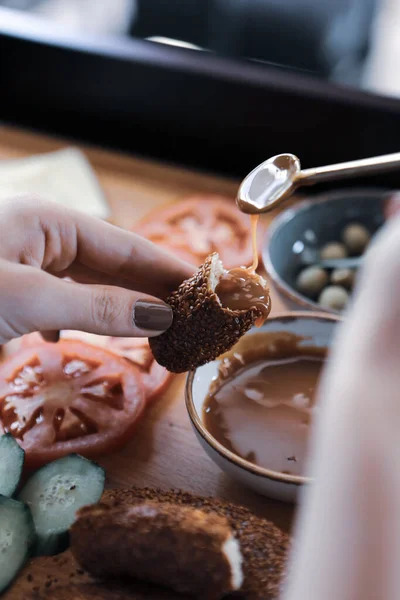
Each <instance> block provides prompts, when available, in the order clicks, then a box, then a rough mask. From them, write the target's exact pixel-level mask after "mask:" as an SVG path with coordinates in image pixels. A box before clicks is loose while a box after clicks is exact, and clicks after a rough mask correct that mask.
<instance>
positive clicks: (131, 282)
mask: <svg viewBox="0 0 400 600" xmlns="http://www.w3.org/2000/svg"><path fill="white" fill-rule="evenodd" d="M194 270H195V269H194V267H192V266H191V265H188V264H186V263H185V262H182V261H180V260H178V259H176V258H174V257H173V256H172V255H169V254H168V253H166V252H165V251H164V250H161V249H159V248H157V247H156V246H155V245H154V244H152V243H151V242H148V241H147V240H145V239H143V238H141V237H139V236H137V235H135V234H133V233H130V232H128V231H125V230H123V229H119V228H118V227H115V226H113V225H110V224H109V223H106V222H103V221H100V220H98V219H95V218H93V217H89V216H86V215H84V214H81V213H79V212H77V211H73V210H70V209H66V208H64V207H60V206H58V205H57V204H55V203H53V202H46V201H43V200H41V199H37V198H31V197H24V198H15V199H10V201H8V202H4V203H2V204H1V207H0V289H1V303H0V344H4V343H6V342H7V341H9V340H11V339H12V338H15V337H19V336H21V335H23V334H26V333H30V332H32V331H41V332H48V333H47V334H46V333H44V337H46V338H47V339H52V338H53V336H52V334H51V332H53V331H54V330H60V329H77V330H82V331H87V332H90V333H97V334H100V335H113V336H126V337H133V336H138V337H150V336H154V335H158V334H160V333H161V332H163V331H165V330H166V329H168V327H169V326H170V324H171V322H172V311H171V309H170V308H169V306H167V305H166V304H165V303H164V302H162V301H161V300H160V298H165V297H166V296H167V295H168V293H169V292H171V291H172V290H174V289H176V287H177V286H178V285H179V284H180V283H181V282H182V281H183V280H184V279H186V278H187V277H190V276H191V275H192V274H193V272H194ZM65 277H68V278H70V279H71V280H72V281H68V280H66V279H63V278H65ZM150 294H151V295H150Z"/></svg>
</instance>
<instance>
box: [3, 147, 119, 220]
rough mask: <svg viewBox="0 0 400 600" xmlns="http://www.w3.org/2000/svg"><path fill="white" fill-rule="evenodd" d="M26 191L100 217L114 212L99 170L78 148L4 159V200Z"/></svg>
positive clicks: (105, 216)
mask: <svg viewBox="0 0 400 600" xmlns="http://www.w3.org/2000/svg"><path fill="white" fill-rule="evenodd" d="M25 193H32V194H37V195H39V196H41V197H43V198H46V199H48V200H54V201H55V202H59V203H60V204H63V205H65V206H70V207H71V208H75V209H77V210H80V211H82V212H85V213H87V214H90V215H93V216H95V217H98V218H100V219H106V218H107V217H109V216H110V209H109V206H108V204H107V201H106V199H105V196H104V193H103V191H102V189H101V187H100V183H99V181H98V179H97V177H96V174H95V173H94V171H93V169H92V167H91V165H90V163H89V161H88V160H87V158H86V157H85V155H84V154H83V153H82V152H81V151H80V150H78V149H76V148H65V149H63V150H58V151H56V152H50V153H47V154H38V155H35V156H29V157H27V158H21V159H14V160H2V161H0V202H1V201H2V200H4V199H6V198H10V197H12V196H15V195H19V194H25Z"/></svg>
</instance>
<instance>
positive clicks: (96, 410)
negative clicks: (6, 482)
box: [0, 340, 146, 468]
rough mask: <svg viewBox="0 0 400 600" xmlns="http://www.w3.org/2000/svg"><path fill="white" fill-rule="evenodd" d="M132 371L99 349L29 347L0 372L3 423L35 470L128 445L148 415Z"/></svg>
mask: <svg viewBox="0 0 400 600" xmlns="http://www.w3.org/2000/svg"><path fill="white" fill-rule="evenodd" d="M145 404H146V402H145V395H144V390H143V385H142V382H141V376H140V373H139V371H138V369H137V368H135V366H134V365H132V364H128V363H127V362H126V361H125V360H123V359H121V358H120V357H119V356H116V355H115V354H113V353H111V352H107V351H106V350H104V349H103V348H98V347H94V346H90V345H89V344H85V343H83V342H80V341H72V340H62V341H60V342H58V343H57V344H50V343H46V342H43V343H41V344H38V345H36V346H29V347H26V348H25V349H22V350H20V351H19V352H17V353H16V354H14V355H13V356H11V357H10V358H9V359H8V360H7V361H6V362H4V363H3V364H1V365H0V422H1V426H2V428H3V430H4V431H6V432H9V433H11V434H12V435H13V436H14V437H15V439H16V440H17V441H18V443H19V444H20V446H21V447H22V448H23V449H24V450H25V452H26V464H27V466H28V467H30V468H33V467H38V466H40V465H42V464H45V463H47V462H49V461H51V460H54V459H56V458H60V457H61V456H65V455H66V454H70V453H72V452H76V453H78V454H81V455H82V456H86V457H87V458H96V457H98V456H101V455H102V454H105V453H107V452H110V451H113V450H116V449H118V448H121V447H122V446H123V445H125V443H126V442H128V441H129V439H130V438H131V436H132V432H133V429H134V427H135V426H136V424H137V421H138V419H139V417H140V416H141V415H142V413H143V410H144V407H145Z"/></svg>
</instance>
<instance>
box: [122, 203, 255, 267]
mask: <svg viewBox="0 0 400 600" xmlns="http://www.w3.org/2000/svg"><path fill="white" fill-rule="evenodd" d="M262 228H263V226H262ZM260 229H261V228H260ZM134 231H135V232H136V233H138V234H139V235H141V236H143V237H145V238H147V239H149V240H151V241H152V242H154V243H155V244H157V245H159V246H161V247H163V248H165V249H166V250H169V251H171V252H173V253H174V254H175V255H176V256H179V257H180V258H182V259H183V260H186V261H187V262H190V263H193V264H195V265H196V266H199V265H200V264H202V263H203V262H204V260H205V259H206V258H207V256H209V255H210V254H211V253H212V252H218V254H219V256H220V258H221V260H222V262H223V264H224V266H225V268H227V269H232V268H234V267H238V266H249V265H250V264H251V263H252V260H253V249H252V240H251V228H250V220H249V217H248V216H246V215H244V214H243V213H241V212H240V211H239V209H238V208H237V206H236V204H235V201H234V200H233V199H230V198H226V197H225V196H218V195H204V196H202V195H199V196H193V197H191V198H188V199H187V200H182V201H180V202H176V203H175V204H170V205H168V206H166V207H165V208H161V209H160V208H157V210H156V211H153V212H151V213H149V214H148V215H146V216H145V217H144V218H143V219H141V220H140V221H139V222H138V223H137V224H136V225H135V227H134ZM262 238H263V236H262V235H261V232H259V235H258V242H259V244H258V245H259V248H260V250H261V244H262Z"/></svg>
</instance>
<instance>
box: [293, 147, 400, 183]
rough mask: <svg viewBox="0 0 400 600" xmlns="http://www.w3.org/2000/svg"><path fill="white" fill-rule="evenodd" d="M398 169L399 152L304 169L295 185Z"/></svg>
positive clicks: (399, 161)
mask: <svg viewBox="0 0 400 600" xmlns="http://www.w3.org/2000/svg"><path fill="white" fill-rule="evenodd" d="M391 169H400V152H395V153H394V154H384V155H383V156H375V157H373V158H361V159H360V160H351V161H349V162H344V163H338V164H336V165H328V166H326V167H316V168H315V169H304V170H302V171H300V172H299V173H298V175H297V177H296V184H297V185H312V184H314V183H319V182H322V181H335V180H336V179H343V178H346V177H359V176H361V175H374V174H375V173H380V172H382V171H390V170H391Z"/></svg>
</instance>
